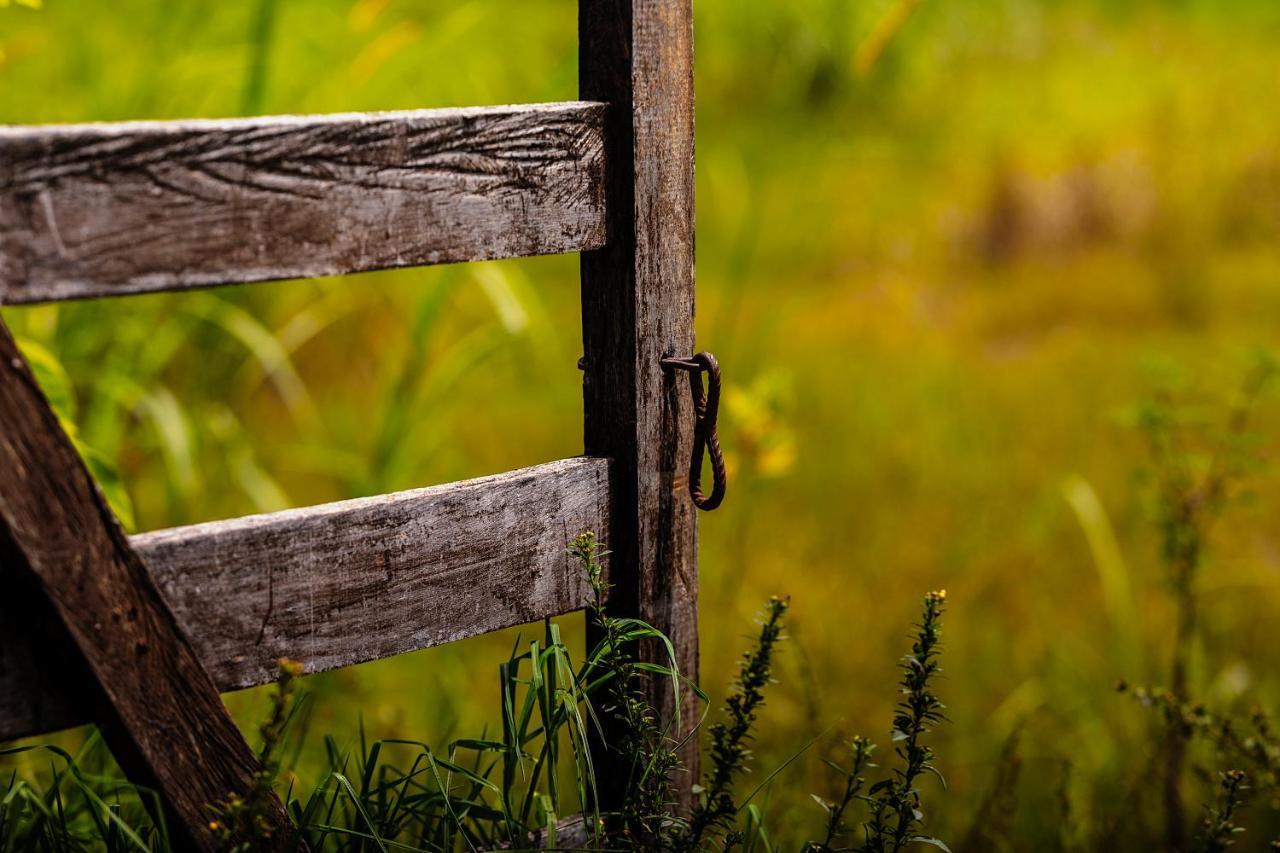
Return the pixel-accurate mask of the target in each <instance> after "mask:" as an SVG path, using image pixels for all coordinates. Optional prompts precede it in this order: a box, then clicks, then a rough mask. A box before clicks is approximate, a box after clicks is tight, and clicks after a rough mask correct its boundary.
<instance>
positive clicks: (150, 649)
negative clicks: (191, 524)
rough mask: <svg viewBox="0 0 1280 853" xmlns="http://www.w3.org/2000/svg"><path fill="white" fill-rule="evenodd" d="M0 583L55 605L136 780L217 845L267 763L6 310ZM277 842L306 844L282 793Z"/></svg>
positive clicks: (179, 828)
mask: <svg viewBox="0 0 1280 853" xmlns="http://www.w3.org/2000/svg"><path fill="white" fill-rule="evenodd" d="M0 582H2V583H3V586H4V587H7V589H6V591H5V593H4V594H5V595H24V596H26V597H27V598H26V601H27V602H29V604H30V607H29V608H24V609H28V610H29V611H31V612H34V613H40V614H45V613H47V614H48V618H47V619H46V620H45V621H47V622H50V623H53V624H51V625H49V626H48V628H49V629H51V632H52V633H53V634H54V635H56V639H57V640H58V641H60V642H61V644H62V645H63V646H65V647H66V649H67V650H69V653H70V654H71V656H72V657H74V658H76V659H78V661H77V662H78V664H82V666H78V667H77V668H78V669H81V670H82V671H83V672H85V673H87V675H88V676H89V681H90V682H91V683H90V684H89V685H86V686H85V689H84V694H85V697H86V701H87V702H95V703H97V704H98V705H99V707H96V708H95V709H94V712H95V714H96V716H97V718H98V719H99V721H100V722H101V723H102V729H103V734H104V736H105V737H106V739H107V743H108V745H109V746H110V747H111V750H112V753H113V754H114V755H115V757H116V759H117V761H119V762H120V765H121V767H123V768H124V770H125V772H126V773H127V774H128V775H129V776H130V778H131V779H132V780H133V781H135V782H137V783H139V784H143V785H148V786H150V787H152V788H154V789H155V790H156V791H157V792H159V794H160V796H161V798H162V799H163V801H164V803H165V807H166V810H167V813H168V816H169V818H170V820H171V821H173V823H174V824H176V825H173V826H171V829H172V830H173V831H174V833H175V835H176V836H177V837H176V839H175V849H183V850H187V849H191V850H201V851H213V850H216V849H217V848H218V845H217V843H216V842H215V839H214V837H213V834H212V832H211V827H210V821H211V820H212V818H213V815H212V813H211V808H212V807H214V806H217V805H219V804H223V803H225V802H227V800H228V799H229V798H231V797H233V796H236V797H240V798H241V799H247V798H248V797H249V796H250V794H251V792H252V789H253V784H254V776H255V774H256V773H257V772H259V771H260V770H261V769H262V768H261V765H260V764H259V762H258V761H257V759H256V758H255V756H254V755H253V752H252V751H251V750H250V749H249V746H248V744H246V743H245V741H244V739H243V738H242V737H241V736H240V733H239V731H238V730H237V729H236V726H235V724H234V723H233V722H232V720H231V717H230V716H229V715H228V714H227V711H226V708H225V707H224V706H223V704H222V700H221V698H220V697H219V696H218V691H217V688H216V687H215V686H214V683H213V680H212V679H211V678H210V677H209V674H208V673H207V672H205V670H204V667H203V666H202V665H201V664H200V661H199V660H198V659H197V658H196V655H195V652H194V651H193V650H192V646H191V643H190V641H189V639H188V638H187V636H186V634H185V633H184V632H183V630H182V628H181V627H180V626H179V624H178V622H177V620H175V619H174V616H173V613H172V612H171V611H170V609H169V606H168V604H167V603H166V602H165V600H164V598H163V597H162V596H161V594H160V592H159V590H158V589H157V588H156V585H155V583H154V582H153V580H152V578H151V575H150V574H148V572H147V570H146V569H145V567H144V566H143V564H142V561H141V560H140V559H139V557H138V555H137V554H136V553H135V552H134V550H133V548H132V547H130V545H129V541H128V539H127V538H126V537H125V535H124V532H123V531H122V530H121V529H120V525H119V524H118V522H117V521H116V519H115V517H114V516H113V515H112V513H111V511H110V509H108V507H107V505H106V502H105V501H104V500H103V498H102V495H101V494H100V493H99V491H98V488H97V485H96V483H95V482H94V480H93V477H92V475H90V473H89V471H88V469H87V468H86V467H85V465H84V463H83V461H81V459H80V456H79V454H78V453H77V452H76V450H75V448H74V447H73V446H72V444H71V441H70V439H69V438H68V437H67V435H66V433H65V432H63V430H62V428H61V426H60V425H59V423H58V420H57V417H56V416H55V415H54V413H53V410H52V409H51V408H50V407H49V403H48V401H47V400H46V399H45V397H44V394H43V392H42V391H41V390H40V387H39V386H38V385H37V384H36V381H35V379H34V378H33V376H32V374H31V370H30V368H29V367H28V365H27V363H26V361H25V360H24V359H23V358H22V355H21V353H19V351H18V348H17V345H16V344H15V343H14V339H13V337H12V335H10V333H9V330H8V328H7V327H5V325H4V323H3V322H0ZM267 820H268V822H269V823H270V825H271V829H272V833H271V842H270V843H269V844H268V845H265V846H262V847H260V848H255V849H270V850H286V849H288V850H297V849H300V848H299V842H298V841H297V839H296V833H295V831H294V828H293V826H292V824H291V823H290V821H289V818H288V816H287V815H286V814H285V812H284V809H283V807H282V806H281V805H280V802H279V800H277V799H276V798H274V797H272V798H271V802H270V804H269V807H268V815H267Z"/></svg>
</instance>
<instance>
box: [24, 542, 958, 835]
mask: <svg viewBox="0 0 1280 853" xmlns="http://www.w3.org/2000/svg"><path fill="white" fill-rule="evenodd" d="M569 553H570V554H572V555H573V556H574V557H575V558H576V559H578V560H579V561H580V563H581V564H582V567H583V570H584V572H585V573H586V575H587V578H588V580H589V582H590V584H591V587H592V589H593V590H594V592H595V600H594V603H593V604H592V607H591V615H592V618H593V619H594V620H595V621H596V625H597V626H598V628H599V630H600V633H599V637H600V639H599V641H598V642H597V643H596V644H595V646H594V647H593V648H592V649H591V650H590V652H589V653H588V655H587V657H586V660H585V661H584V662H583V663H582V665H581V666H580V667H577V668H574V666H573V665H572V662H571V655H570V652H569V649H568V648H567V647H566V645H565V643H564V641H563V640H562V638H561V636H560V633H559V628H558V626H556V625H555V623H553V622H551V621H550V620H548V621H547V622H546V623H545V634H544V637H543V639H542V640H540V641H539V640H534V641H531V642H529V643H528V644H527V646H524V645H522V643H521V641H517V643H516V646H515V648H513V650H512V653H511V655H510V656H509V658H508V660H507V661H505V662H504V663H503V664H502V665H501V666H500V667H499V676H500V678H499V687H500V691H501V697H502V731H501V735H500V736H498V737H495V738H490V737H489V736H488V735H487V733H483V732H482V733H481V735H480V737H478V738H460V739H457V740H454V741H452V742H451V743H449V744H448V745H447V746H446V747H445V748H444V749H443V750H439V751H437V750H435V749H434V748H432V747H431V746H430V745H428V744H426V743H423V742H419V741H412V740H404V739H387V740H380V741H375V742H373V743H369V742H367V741H366V739H365V737H364V730H363V726H361V730H360V741H359V748H358V750H357V751H356V752H355V754H350V753H346V752H343V751H341V750H340V749H339V748H338V746H337V741H336V740H335V739H334V738H333V737H331V736H328V737H326V738H325V739H324V745H325V749H326V753H327V756H328V768H327V772H326V774H325V775H324V777H323V778H322V780H321V781H320V783H319V784H318V785H316V786H315V787H314V788H313V789H312V791H311V793H310V794H309V795H308V796H306V797H305V798H304V799H302V798H298V797H296V796H294V791H293V785H292V784H290V786H289V788H288V790H287V791H285V792H284V799H285V801H286V810H287V812H288V814H289V816H290V817H291V818H292V819H293V821H294V823H295V824H296V826H297V827H298V830H299V837H300V838H301V839H303V840H304V841H305V843H306V844H307V846H308V847H309V849H310V850H312V851H313V853H326V851H328V853H357V851H359V853H365V851H384V852H385V851H389V850H391V849H393V848H394V849H409V850H419V851H438V853H446V851H448V852H449V853H452V851H462V850H467V851H479V850H492V849H511V850H515V849H531V848H542V849H555V848H559V847H562V846H566V845H568V846H574V847H580V848H586V849H596V850H618V849H628V850H644V851H649V850H665V849H679V850H704V849H732V848H735V847H742V848H743V849H744V851H754V850H755V849H758V848H760V849H765V850H774V849H776V847H775V845H774V844H773V843H772V841H771V840H770V838H769V834H768V831H767V828H766V814H765V809H763V808H761V807H760V806H759V805H757V804H755V803H753V802H752V800H753V798H754V797H755V796H756V794H757V793H758V792H759V791H760V790H761V789H762V788H764V787H765V786H767V785H770V784H772V783H773V780H774V779H775V778H776V777H777V776H778V774H779V773H780V772H781V771H782V770H784V769H785V768H786V767H787V766H788V765H789V764H790V761H788V762H785V763H784V764H783V765H782V766H781V767H779V768H777V769H775V770H774V771H773V772H772V773H770V774H769V775H768V777H766V779H765V780H764V782H762V783H761V784H760V785H758V786H756V788H755V789H754V790H753V791H752V792H751V793H749V794H748V795H746V796H745V797H743V798H741V799H739V798H738V797H737V796H736V792H735V786H736V783H738V782H739V781H741V777H742V776H743V775H744V774H745V773H746V772H747V771H748V769H749V768H748V765H749V763H750V759H751V757H752V752H751V744H752V741H753V740H754V737H755V732H756V730H757V727H758V725H759V722H760V718H759V712H760V710H761V709H762V707H763V705H764V700H765V691H766V689H767V688H768V686H769V685H770V684H771V683H772V673H773V668H774V663H775V657H776V654H777V650H778V645H779V643H780V642H781V641H782V640H783V639H784V632H783V620H784V617H785V615H786V613H787V609H788V602H787V601H786V600H785V599H779V598H773V599H770V601H769V602H768V603H767V604H766V606H765V608H764V611H763V615H762V618H761V620H760V631H759V634H758V636H757V637H756V640H755V642H754V643H753V645H752V647H751V648H750V649H749V650H748V651H747V652H746V653H744V655H743V657H742V661H741V664H740V667H739V671H738V673H737V677H736V679H735V681H734V687H733V690H732V691H731V693H730V695H729V697H728V699H727V700H726V702H725V709H724V719H723V720H722V721H720V722H718V723H717V724H716V725H714V726H712V727H711V729H710V741H711V748H710V753H711V767H710V769H709V770H708V773H707V776H706V779H705V783H704V786H703V787H702V788H701V791H700V796H699V799H698V802H697V804H696V805H695V808H694V810H693V813H692V815H691V817H690V818H689V819H688V820H685V819H683V818H682V817H681V816H680V815H679V814H678V813H677V811H676V809H675V804H674V797H673V795H672V783H671V776H672V774H673V773H675V772H677V771H678V770H679V769H680V767H679V762H678V758H677V753H676V751H675V748H674V746H675V745H674V744H673V743H672V741H671V739H670V737H669V736H668V732H667V731H666V729H665V728H664V727H663V726H662V725H661V724H660V722H659V716H658V714H657V712H656V711H655V709H654V708H653V707H652V706H651V705H650V704H649V702H648V700H647V698H646V697H647V696H649V695H652V690H651V688H652V686H653V682H654V679H672V681H673V682H675V683H678V679H679V678H680V675H679V673H678V672H676V671H675V669H674V664H672V665H666V666H660V665H656V664H652V663H649V662H643V661H642V660H641V659H640V657H639V656H638V654H637V651H636V648H637V644H638V643H640V642H642V641H643V642H654V641H656V642H657V643H659V644H661V645H663V646H665V648H667V649H668V654H669V655H670V656H671V658H674V654H673V652H672V651H671V649H672V646H671V641H670V640H669V639H668V638H666V637H664V636H663V635H662V634H661V633H660V632H658V631H656V630H655V629H653V628H652V627H650V626H648V625H646V624H645V623H643V622H641V621H639V620H636V619H626V618H618V617H614V616H612V615H611V614H610V613H609V612H608V611H607V609H606V608H605V605H604V602H605V597H606V593H607V586H606V584H605V582H604V573H603V568H602V565H601V558H602V557H603V556H604V555H605V554H606V553H607V552H605V551H604V550H603V549H602V547H601V546H600V544H599V542H598V541H597V540H596V538H595V536H594V535H592V534H590V533H587V534H583V535H582V536H579V537H577V538H576V539H575V540H574V541H573V542H572V543H571V544H570V547H569ZM944 600H945V594H944V593H930V594H929V595H928V596H926V597H925V607H924V617H923V619H922V620H921V623H920V624H919V625H918V626H917V628H918V630H917V636H916V639H915V642H914V644H913V646H912V651H911V653H910V654H909V655H907V656H906V657H905V658H903V661H902V668H903V677H902V685H901V686H902V694H903V698H902V702H901V703H900V705H899V708H898V711H897V713H896V714H895V717H894V738H895V740H896V741H897V742H898V743H899V746H898V748H897V755H898V756H899V758H900V760H901V766H900V767H897V768H895V769H894V771H893V775H892V776H891V777H889V778H888V779H885V780H884V781H882V782H879V783H877V784H876V785H875V786H873V787H872V788H871V789H870V791H867V790H866V788H865V784H866V779H865V774H866V772H867V771H868V770H870V769H871V768H873V767H874V766H875V765H874V764H873V763H872V762H871V756H872V754H873V753H874V750H875V746H874V744H872V743H871V742H870V741H869V740H867V739H865V738H861V737H858V738H854V739H853V741H852V743H851V745H850V750H851V764H850V766H849V767H847V768H846V767H843V766H841V765H839V764H836V763H834V762H830V763H829V764H830V766H831V767H832V768H833V769H834V770H835V771H836V772H837V773H838V774H839V778H840V780H841V788H842V791H841V794H840V797H839V799H838V801H836V802H826V801H822V800H819V802H820V804H821V805H822V806H823V808H824V809H826V820H825V823H824V825H823V826H822V828H821V830H820V832H821V836H822V840H821V841H814V842H810V843H809V844H808V845H806V846H805V848H804V849H805V850H808V851H835V850H849V849H859V850H864V851H888V850H892V851H898V850H901V849H902V848H903V847H904V846H906V845H907V844H909V843H912V842H927V843H930V844H935V845H937V846H939V847H942V846H943V845H942V843H941V842H939V841H937V840H936V839H932V838H927V837H925V836H923V835H921V834H920V829H921V825H922V815H921V813H920V811H919V806H920V795H919V791H918V782H919V778H920V777H921V776H922V775H923V774H926V773H930V772H932V773H937V770H936V769H935V768H934V765H933V760H934V756H933V752H932V750H931V749H930V748H929V747H928V745H927V744H926V743H925V740H924V739H925V736H926V735H927V734H928V732H929V731H930V728H931V727H932V726H933V725H935V724H936V723H937V722H938V721H939V720H941V719H942V717H941V711H942V704H941V703H940V702H939V701H938V699H937V697H936V696H935V695H934V694H933V692H932V687H931V684H932V681H933V679H934V678H935V677H936V676H937V674H938V672H939V670H938V663H937V658H938V654H939V636H940V620H941V617H942V605H943V602H944ZM301 672H302V667H301V666H300V665H299V664H297V663H294V662H291V661H281V662H280V672H279V678H278V680H277V682H276V686H275V689H274V691H273V692H272V693H271V694H270V705H269V708H268V712H267V714H266V716H265V717H264V719H263V721H262V722H261V724H260V725H259V727H258V732H259V734H260V735H261V738H262V746H261V749H260V752H259V756H260V758H261V760H262V764H263V770H262V771H261V772H260V773H259V774H258V776H257V777H256V779H255V784H254V789H253V791H252V793H251V794H250V795H249V796H247V797H245V798H243V799H234V800H230V801H228V802H226V803H221V804H219V805H218V806H217V807H216V808H215V809H213V813H212V820H211V829H212V830H213V832H214V834H215V836H216V837H217V839H218V840H219V842H220V843H221V844H222V846H223V848H224V849H226V850H228V851H235V853H246V851H252V850H256V849H260V848H262V847H263V846H264V842H269V841H270V840H271V839H270V838H269V837H268V836H267V833H268V831H269V828H268V823H267V821H266V820H265V816H266V809H268V808H269V807H270V799H271V795H272V793H273V791H275V790H276V789H278V788H279V787H280V782H279V780H280V778H281V777H282V775H284V774H285V772H286V771H287V768H286V766H285V761H284V759H283V757H282V755H283V753H284V751H285V750H284V743H285V741H286V738H287V736H288V737H293V735H290V734H288V733H289V732H291V731H296V727H293V728H291V724H292V722H293V721H294V720H295V718H296V717H297V713H298V709H299V708H300V707H301V698H300V696H299V693H298V677H299V676H300V675H301ZM698 695H699V696H700V697H703V694H701V692H700V691H699V692H698ZM703 698H705V697H703ZM602 715H609V716H610V717H611V718H612V719H614V720H615V721H616V722H618V723H619V725H616V726H613V727H611V728H610V731H614V732H616V733H618V740H617V741H616V742H614V743H610V744H605V746H606V748H608V749H611V750H615V751H617V752H619V753H620V754H621V755H622V756H623V757H624V758H625V759H626V762H625V766H627V767H628V768H629V775H628V777H627V779H626V787H625V789H624V791H625V796H624V797H623V799H622V805H621V810H620V812H619V813H617V814H601V813H600V811H599V806H598V803H599V794H598V791H597V786H596V776H595V774H596V768H595V766H594V764H593V761H592V754H591V752H590V750H589V749H588V744H587V739H588V727H589V721H591V720H595V721H597V722H598V721H599V720H600V719H601V717H602ZM93 742H94V743H95V744H97V747H95V749H97V750H98V752H100V753H101V754H100V755H99V754H98V753H92V754H91V753H83V754H82V755H80V756H76V757H72V756H70V755H68V754H66V753H63V752H62V751H60V750H58V749H56V748H54V747H17V748H14V749H10V750H5V751H0V755H4V754H14V753H17V752H25V751H31V750H35V749H40V748H43V749H46V750H48V751H50V752H52V753H53V754H55V755H57V756H59V757H60V758H61V759H62V760H63V763H64V764H65V766H66V768H67V769H66V770H62V771H57V772H55V773H54V774H53V777H52V784H51V786H50V787H48V788H47V789H45V790H40V789H39V788H38V787H37V786H36V785H34V784H33V783H31V782H29V781H26V780H18V778H17V774H16V773H14V774H12V775H11V776H10V778H9V780H8V786H7V789H6V788H4V787H0V853H8V851H17V850H27V849H36V850H56V851H63V850H68V851H78V850H85V849H105V850H108V851H117V850H119V851H124V850H133V851H137V850H146V851H167V850H170V849H171V846H170V844H169V841H168V837H167V834H166V833H165V829H164V823H163V819H162V816H161V813H160V805H159V803H158V801H157V798H156V797H155V796H154V794H152V793H150V792H148V791H146V790H145V789H141V788H137V787H135V786H131V785H129V784H128V783H126V782H124V781H123V780H122V779H121V778H120V777H119V774H118V770H117V769H115V768H114V767H113V766H110V762H109V757H108V756H106V753H105V750H103V749H101V747H100V744H101V742H100V740H98V739H95V740H94V741H93ZM801 752H803V750H802V751H801ZM798 755H799V753H798V754H797V757H798ZM91 760H96V761H97V762H98V763H100V764H101V765H102V767H101V769H100V772H98V773H97V774H91V773H89V772H88V771H87V770H86V769H85V768H86V767H87V766H88V765H87V763H86V762H88V761H91ZM791 760H794V757H793V759H791ZM566 781H568V782H570V784H567V785H566ZM859 805H862V806H865V807H866V808H867V811H868V812H869V814H870V817H869V818H867V819H866V820H865V821H864V822H863V823H862V825H861V828H862V832H863V842H864V843H863V844H862V845H861V846H860V847H858V848H851V847H846V846H840V845H841V844H842V843H844V840H845V839H846V837H847V836H849V835H852V834H854V833H855V831H856V828H857V824H855V823H854V822H853V819H852V818H851V814H850V813H851V812H852V811H853V809H854V808H855V807H857V806H859ZM144 806H145V807H144ZM148 809H149V810H150V811H148ZM153 815H154V816H155V817H153ZM573 815H581V819H580V820H577V821H570V822H564V821H562V818H564V817H566V816H573ZM570 836H571V837H570Z"/></svg>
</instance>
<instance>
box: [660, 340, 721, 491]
mask: <svg viewBox="0 0 1280 853" xmlns="http://www.w3.org/2000/svg"><path fill="white" fill-rule="evenodd" d="M662 366H663V367H667V368H671V369H673V370H684V371H686V372H688V374H689V391H690V393H691V395H692V396H693V410H694V417H695V420H694V425H693V453H692V456H691V458H690V460H689V496H690V497H691V498H693V505H694V506H696V507H697V508H698V509H700V510H703V511H705V512H710V511H711V510H713V509H715V508H716V507H718V506H720V504H721V503H722V502H723V501H724V493H725V489H726V488H727V486H728V475H727V473H726V472H725V468H724V454H723V453H721V451H720V438H719V436H718V435H717V434H716V419H717V417H719V414H720V364H719V362H717V361H716V357H715V356H714V355H712V354H711V353H709V352H700V353H698V354H697V355H695V356H693V357H692V358H664V359H662ZM704 373H705V374H706V375H707V383H706V386H705V387H704V386H703V384H702V374H704ZM704 455H709V456H710V457H711V475H712V486H711V494H710V495H706V494H703V492H702V457H703V456H704Z"/></svg>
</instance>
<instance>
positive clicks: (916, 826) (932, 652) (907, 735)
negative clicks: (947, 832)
mask: <svg viewBox="0 0 1280 853" xmlns="http://www.w3.org/2000/svg"><path fill="white" fill-rule="evenodd" d="M946 600H947V592H946V590H940V591H938V592H931V593H929V594H928V595H926V596H925V597H924V602H923V617H922V618H921V620H920V623H919V624H918V625H917V626H916V628H917V633H916V638H915V642H914V643H913V644H912V647H911V653H910V654H908V655H905V656H904V657H903V658H902V662H901V663H900V664H899V666H900V667H901V668H902V671H903V673H902V681H901V682H900V692H901V693H902V697H903V698H902V701H901V702H899V703H898V711H897V713H896V714H895V715H894V718H893V740H894V743H896V744H897V746H896V747H895V749H894V751H895V752H896V753H897V755H898V758H899V759H900V761H901V766H900V767H895V768H894V769H893V774H892V775H891V776H890V777H889V778H887V779H884V780H882V781H880V782H877V783H876V784H874V785H872V786H871V789H870V791H869V792H868V794H869V797H868V802H869V805H870V807H871V818H870V820H869V821H868V823H867V828H866V835H867V842H866V845H865V848H864V849H866V850H867V851H875V853H883V851H895V853H896V851H898V850H901V849H902V848H903V847H905V846H906V845H907V844H908V843H910V842H921V843H925V844H932V845H934V846H936V847H941V848H943V849H946V845H945V844H943V843H942V842H941V841H938V840H937V839H936V838H930V837H928V836H924V835H920V834H919V830H920V829H921V827H922V825H923V819H924V813H923V811H922V810H921V808H920V806H921V799H920V791H919V789H918V787H917V784H918V782H919V779H920V777H921V776H922V775H923V774H925V773H931V774H933V775H935V776H937V777H938V779H939V781H941V782H942V784H943V787H945V786H946V780H945V779H943V777H942V774H941V773H940V772H939V771H938V769H937V767H935V766H934V763H933V759H934V754H933V749H932V748H930V747H929V745H928V744H926V743H925V742H924V737H925V735H927V734H928V733H929V732H930V731H931V730H932V727H933V726H935V725H937V724H938V723H939V722H941V721H942V720H943V719H944V718H943V716H942V712H943V710H944V709H945V706H944V705H943V704H942V701H941V700H940V699H938V697H937V696H936V695H935V694H934V693H933V690H932V682H933V680H934V678H935V677H936V676H937V675H938V673H939V671H940V668H939V665H938V655H939V654H940V652H941V645H940V644H941V638H942V614H943V610H944V604H945V603H946Z"/></svg>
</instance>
